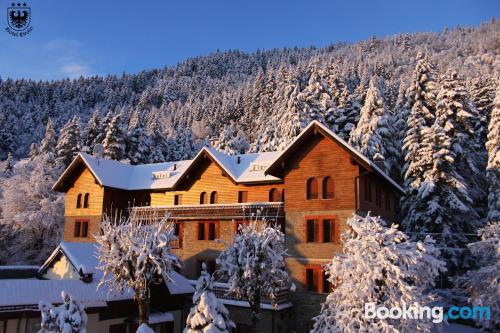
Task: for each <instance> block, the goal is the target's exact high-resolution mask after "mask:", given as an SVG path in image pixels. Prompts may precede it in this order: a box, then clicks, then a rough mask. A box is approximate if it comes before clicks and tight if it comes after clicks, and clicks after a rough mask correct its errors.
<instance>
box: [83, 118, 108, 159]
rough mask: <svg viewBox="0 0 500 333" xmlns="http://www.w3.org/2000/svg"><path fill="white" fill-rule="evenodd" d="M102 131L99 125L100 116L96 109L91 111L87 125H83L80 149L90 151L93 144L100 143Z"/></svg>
mask: <svg viewBox="0 0 500 333" xmlns="http://www.w3.org/2000/svg"><path fill="white" fill-rule="evenodd" d="M102 132H103V128H102V127H101V117H100V115H99V111H97V110H96V111H94V113H92V117H90V119H89V121H88V123H87V126H86V127H85V133H84V135H83V140H82V141H83V142H82V149H83V150H85V151H86V152H87V153H92V150H93V149H94V146H95V145H96V144H101V143H102V140H101V141H99V138H100V137H102ZM103 139H104V138H103Z"/></svg>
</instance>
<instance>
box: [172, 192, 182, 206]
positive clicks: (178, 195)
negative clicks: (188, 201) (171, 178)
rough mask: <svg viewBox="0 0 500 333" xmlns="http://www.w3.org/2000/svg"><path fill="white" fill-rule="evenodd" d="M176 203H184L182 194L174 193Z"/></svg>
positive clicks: (176, 204)
mask: <svg viewBox="0 0 500 333" xmlns="http://www.w3.org/2000/svg"><path fill="white" fill-rule="evenodd" d="M174 205H175V206H178V205H182V194H176V195H174Z"/></svg>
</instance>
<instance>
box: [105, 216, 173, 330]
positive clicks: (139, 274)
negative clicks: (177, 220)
mask: <svg viewBox="0 0 500 333" xmlns="http://www.w3.org/2000/svg"><path fill="white" fill-rule="evenodd" d="M95 238H96V241H97V243H98V244H99V246H98V256H99V260H100V266H99V268H100V269H102V270H103V271H104V274H103V277H102V278H101V281H100V283H99V286H107V287H108V288H109V289H110V290H113V291H116V292H119V293H123V292H124V291H126V290H129V289H130V290H132V291H133V292H134V297H135V299H136V301H137V303H138V307H139V322H140V323H148V321H149V297H150V295H149V289H150V286H151V284H153V283H161V282H163V281H172V277H171V273H172V270H173V269H174V268H175V267H180V261H179V258H178V257H177V256H176V255H174V254H173V253H172V252H171V246H170V243H171V241H172V240H174V239H176V236H175V235H174V225H173V224H172V223H170V222H169V220H168V216H166V217H163V218H157V217H156V216H153V215H150V216H149V217H143V218H138V217H136V216H134V215H132V216H130V217H128V218H127V220H125V221H121V220H118V219H115V220H112V219H110V218H109V217H105V218H104V219H103V221H102V223H101V234H100V235H95Z"/></svg>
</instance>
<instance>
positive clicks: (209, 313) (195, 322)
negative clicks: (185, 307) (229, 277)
mask: <svg viewBox="0 0 500 333" xmlns="http://www.w3.org/2000/svg"><path fill="white" fill-rule="evenodd" d="M212 284H213V281H212V277H211V276H210V275H209V274H208V272H207V266H206V264H205V263H203V264H202V266H201V276H200V277H199V279H198V281H197V283H196V290H195V292H194V295H193V304H194V306H193V307H192V308H191V311H190V312H189V315H188V317H187V319H186V328H185V329H184V333H199V332H213V333H229V332H231V331H232V329H234V328H236V325H235V324H234V323H233V322H232V321H231V319H229V311H228V310H227V309H226V307H225V306H224V304H222V302H221V301H220V300H219V299H218V298H217V297H216V296H215V294H214V292H213V286H212Z"/></svg>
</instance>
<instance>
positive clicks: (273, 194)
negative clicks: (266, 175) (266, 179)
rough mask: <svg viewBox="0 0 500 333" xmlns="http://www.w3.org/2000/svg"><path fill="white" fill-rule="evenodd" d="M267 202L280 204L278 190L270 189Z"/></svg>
mask: <svg viewBox="0 0 500 333" xmlns="http://www.w3.org/2000/svg"><path fill="white" fill-rule="evenodd" d="M269 201H270V202H280V201H281V195H280V192H279V191H278V189H276V188H272V189H271V190H270V191H269Z"/></svg>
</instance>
